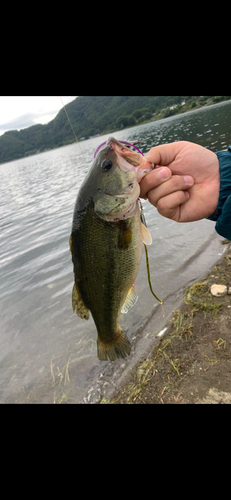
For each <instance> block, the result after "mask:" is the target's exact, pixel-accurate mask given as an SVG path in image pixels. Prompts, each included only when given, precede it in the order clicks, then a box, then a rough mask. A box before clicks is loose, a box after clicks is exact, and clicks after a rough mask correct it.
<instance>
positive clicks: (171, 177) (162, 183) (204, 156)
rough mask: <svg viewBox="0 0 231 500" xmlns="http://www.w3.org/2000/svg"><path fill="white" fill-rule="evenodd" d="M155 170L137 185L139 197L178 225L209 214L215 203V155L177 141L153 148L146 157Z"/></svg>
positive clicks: (216, 163)
mask: <svg viewBox="0 0 231 500" xmlns="http://www.w3.org/2000/svg"><path fill="white" fill-rule="evenodd" d="M145 156H146V157H148V158H149V159H150V160H151V161H152V162H154V163H156V168H155V169H154V170H152V171H151V172H149V173H148V174H147V175H145V177H144V178H143V179H142V181H141V183H140V196H141V198H146V199H147V198H148V200H149V201H150V203H151V204H152V205H154V206H155V207H156V208H157V210H158V212H159V213H160V214H161V215H163V216H164V217H167V218H168V219H172V220H175V221H177V222H192V221H196V220H199V219H203V218H205V217H209V216H210V215H212V214H213V213H214V212H215V210H216V208H217V204H218V198H219V190H220V172H219V161H218V158H217V155H216V154H215V153H213V152H212V151H210V150H208V149H206V148H204V147H202V146H199V145H198V144H194V143H193V142H187V141H180V142H173V143H170V144H164V145H161V146H156V147H154V148H152V149H150V151H149V152H148V153H147V155H145Z"/></svg>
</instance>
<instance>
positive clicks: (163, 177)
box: [158, 168, 170, 181]
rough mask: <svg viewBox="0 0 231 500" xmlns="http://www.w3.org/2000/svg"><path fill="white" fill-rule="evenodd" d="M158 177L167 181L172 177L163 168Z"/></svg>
mask: <svg viewBox="0 0 231 500" xmlns="http://www.w3.org/2000/svg"><path fill="white" fill-rule="evenodd" d="M158 175H159V177H160V179H162V180H165V181H166V180H167V179H170V175H169V172H168V170H167V169H166V168H161V169H160V170H159V171H158Z"/></svg>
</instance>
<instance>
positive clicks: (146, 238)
mask: <svg viewBox="0 0 231 500" xmlns="http://www.w3.org/2000/svg"><path fill="white" fill-rule="evenodd" d="M141 235H142V242H143V243H145V245H151V244H152V235H151V233H150V231H149V230H148V228H147V227H146V226H145V225H144V224H143V222H141Z"/></svg>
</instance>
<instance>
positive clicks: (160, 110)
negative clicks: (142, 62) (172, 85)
mask: <svg viewBox="0 0 231 500" xmlns="http://www.w3.org/2000/svg"><path fill="white" fill-rule="evenodd" d="M211 97H214V96H80V97H77V98H76V99H75V100H74V101H72V102H70V103H69V104H67V105H66V110H67V113H68V116H69V118H70V121H71V124H72V127H73V129H74V131H75V134H76V136H77V137H78V139H79V140H80V139H82V138H85V139H88V138H89V137H91V136H93V135H97V134H104V133H109V132H113V131H115V130H120V129H122V128H125V127H128V126H132V125H136V124H139V123H142V122H144V121H147V120H150V119H153V118H154V116H153V115H154V113H155V114H156V115H157V117H158V118H165V117H167V116H170V115H171V114H176V113H177V112H181V111H182V109H180V108H182V106H181V102H182V101H183V102H184V101H186V105H187V106H184V110H185V111H186V109H187V110H188V108H190V107H196V106H197V104H198V102H197V100H198V99H199V101H201V100H202V101H203V102H202V101H201V104H200V105H203V104H205V102H207V101H208V100H211V99H210V98H211ZM218 97H221V99H222V100H223V96H218ZM207 98H208V99H207ZM226 98H227V97H226ZM228 98H229V96H228ZM211 102H212V100H211ZM198 105H199V104H198ZM155 118H156V117H155ZM72 142H74V135H73V131H72V130H71V127H70V123H69V121H68V119H67V116H66V113H65V111H64V109H61V110H60V111H59V113H58V114H57V115H56V117H55V118H54V119H53V120H52V121H50V122H49V123H47V124H46V125H33V126H32V127H28V128H26V129H23V130H19V131H17V130H11V131H9V132H5V134H3V135H2V136H0V163H5V162H7V161H11V160H16V159H18V158H22V157H25V156H29V155H32V154H35V153H36V152H38V151H39V152H42V151H45V150H48V149H53V148H57V147H59V146H64V145H65V144H69V143H72Z"/></svg>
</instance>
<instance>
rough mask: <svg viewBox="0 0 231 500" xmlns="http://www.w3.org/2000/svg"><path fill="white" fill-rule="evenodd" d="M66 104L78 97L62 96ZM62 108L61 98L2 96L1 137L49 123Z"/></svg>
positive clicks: (0, 113)
mask: <svg viewBox="0 0 231 500" xmlns="http://www.w3.org/2000/svg"><path fill="white" fill-rule="evenodd" d="M61 97H62V100H63V102H64V104H67V103H68V102H71V101H73V100H74V99H75V98H76V97H77V96H61ZM61 108H62V102H61V99H60V97H59V96H42V97H41V96H28V97H26V96H23V97H19V96H7V97H5V96H0V135H2V134H4V132H7V131H8V130H16V129H17V130H20V129H22V128H26V127H30V126H31V125H36V124H37V123H41V124H44V123H48V122H50V121H51V120H53V118H54V117H55V116H56V115H57V113H58V112H59V110H60V109H61Z"/></svg>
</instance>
